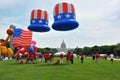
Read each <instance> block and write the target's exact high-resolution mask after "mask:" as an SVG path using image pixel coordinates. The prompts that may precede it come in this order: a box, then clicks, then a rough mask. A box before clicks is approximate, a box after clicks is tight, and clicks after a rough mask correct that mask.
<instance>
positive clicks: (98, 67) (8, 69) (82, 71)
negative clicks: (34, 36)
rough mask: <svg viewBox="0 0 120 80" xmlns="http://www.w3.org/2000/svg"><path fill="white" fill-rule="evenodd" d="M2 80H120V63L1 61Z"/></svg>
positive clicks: (104, 61)
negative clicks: (52, 63) (51, 63)
mask: <svg viewBox="0 0 120 80" xmlns="http://www.w3.org/2000/svg"><path fill="white" fill-rule="evenodd" d="M0 80H120V61H114V63H113V64H111V63H110V60H103V59H100V63H99V64H96V63H95V62H93V61H92V59H91V58H86V59H85V61H84V63H83V64H82V63H80V60H79V59H77V58H75V59H74V64H66V63H65V61H64V64H62V65H50V64H45V63H44V62H43V63H39V62H37V64H23V65H22V64H16V63H15V60H11V61H0Z"/></svg>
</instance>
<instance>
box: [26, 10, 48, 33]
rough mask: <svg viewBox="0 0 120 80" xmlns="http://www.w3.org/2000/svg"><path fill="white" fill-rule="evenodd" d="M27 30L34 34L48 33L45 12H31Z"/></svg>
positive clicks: (46, 14)
mask: <svg viewBox="0 0 120 80" xmlns="http://www.w3.org/2000/svg"><path fill="white" fill-rule="evenodd" d="M28 29H29V30H31V31H35V32H48V31H50V28H49V26H48V13H47V11H46V10H41V9H38V10H32V12H31V20H30V25H29V26H28Z"/></svg>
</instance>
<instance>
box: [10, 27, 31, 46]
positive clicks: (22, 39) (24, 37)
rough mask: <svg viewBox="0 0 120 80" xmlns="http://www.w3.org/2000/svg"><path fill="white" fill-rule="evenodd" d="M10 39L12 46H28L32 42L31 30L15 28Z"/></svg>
mask: <svg viewBox="0 0 120 80" xmlns="http://www.w3.org/2000/svg"><path fill="white" fill-rule="evenodd" d="M12 41H13V42H12V43H13V46H14V47H17V46H22V47H29V46H30V45H31V43H32V32H31V31H28V30H23V29H15V30H14V34H13V40H12Z"/></svg>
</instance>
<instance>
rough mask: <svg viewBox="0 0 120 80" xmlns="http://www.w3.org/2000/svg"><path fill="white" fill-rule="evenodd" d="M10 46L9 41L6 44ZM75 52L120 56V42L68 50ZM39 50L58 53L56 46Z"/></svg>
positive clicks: (39, 49)
mask: <svg viewBox="0 0 120 80" xmlns="http://www.w3.org/2000/svg"><path fill="white" fill-rule="evenodd" d="M6 46H7V47H9V42H8V44H7V45H6ZM71 51H72V52H73V53H74V54H77V55H79V54H81V53H83V54H85V55H92V54H95V53H97V52H98V53H100V54H108V55H110V54H111V53H112V54H114V55H115V56H120V43H118V44H116V45H104V46H93V47H84V48H79V47H76V48H74V49H71V50H69V51H68V52H71ZM38 52H41V53H53V54H54V53H56V52H57V49H56V48H49V47H46V48H38Z"/></svg>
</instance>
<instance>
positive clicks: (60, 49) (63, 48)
mask: <svg viewBox="0 0 120 80" xmlns="http://www.w3.org/2000/svg"><path fill="white" fill-rule="evenodd" d="M57 50H58V52H64V53H67V52H68V49H67V48H66V44H65V42H64V40H63V42H62V43H61V45H60V48H58V49H57Z"/></svg>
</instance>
